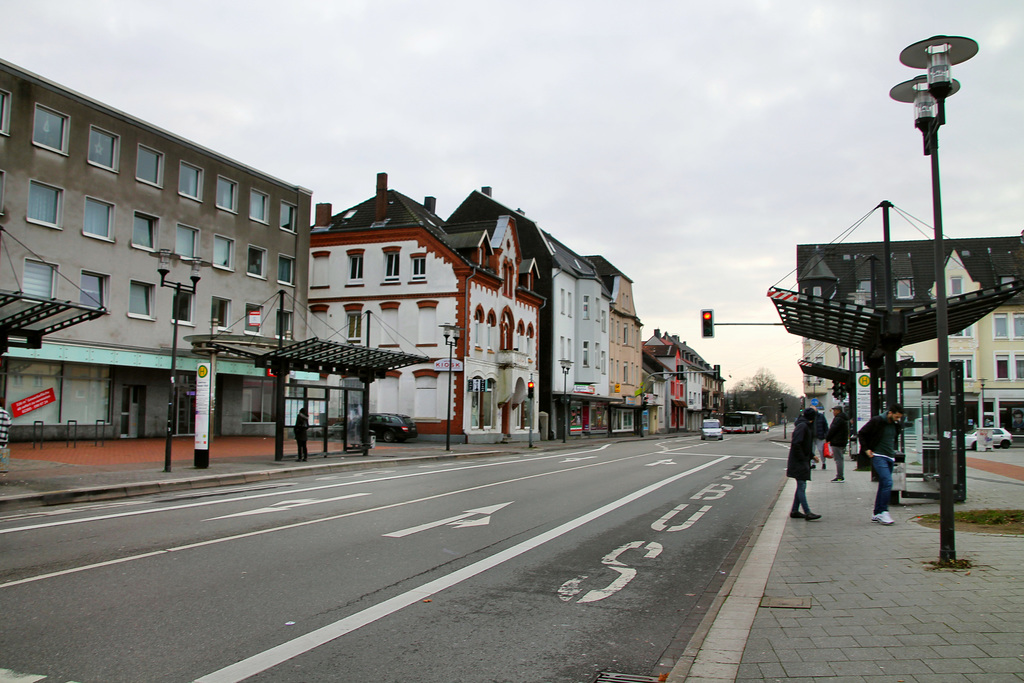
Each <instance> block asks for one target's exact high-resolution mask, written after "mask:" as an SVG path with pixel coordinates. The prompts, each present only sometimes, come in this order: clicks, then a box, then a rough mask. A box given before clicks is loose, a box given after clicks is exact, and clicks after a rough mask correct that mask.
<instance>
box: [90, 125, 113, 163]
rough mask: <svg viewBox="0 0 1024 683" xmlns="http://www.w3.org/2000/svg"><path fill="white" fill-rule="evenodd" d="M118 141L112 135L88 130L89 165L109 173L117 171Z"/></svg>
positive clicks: (102, 131) (93, 128) (92, 129)
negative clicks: (106, 170)
mask: <svg viewBox="0 0 1024 683" xmlns="http://www.w3.org/2000/svg"><path fill="white" fill-rule="evenodd" d="M118 145H119V140H118V137H117V136H116V135H114V134H113V133H108V132H107V131H105V130H100V129H99V128H95V127H91V128H89V157H88V158H89V163H90V164H93V165H94V166H100V167H102V168H105V169H108V170H110V171H116V170H117V159H118V156H119V149H118Z"/></svg>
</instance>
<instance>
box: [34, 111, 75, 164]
mask: <svg viewBox="0 0 1024 683" xmlns="http://www.w3.org/2000/svg"><path fill="white" fill-rule="evenodd" d="M40 111H44V112H46V113H48V114H50V115H52V116H54V117H56V118H58V119H60V120H61V131H60V137H61V139H60V147H59V148H58V147H53V146H52V145H49V144H47V143H45V142H41V141H40V140H37V139H36V127H37V125H38V119H39V112H40ZM70 134H71V116H70V115H68V114H62V113H61V112H59V111H57V110H56V109H53V108H52V107H47V106H46V105H45V104H39V103H38V102H36V106H35V109H34V114H33V117H32V144H33V145H34V146H35V147H39V148H40V149H48V150H50V151H51V152H57V153H58V154H63V155H64V156H67V155H68V138H69V136H70Z"/></svg>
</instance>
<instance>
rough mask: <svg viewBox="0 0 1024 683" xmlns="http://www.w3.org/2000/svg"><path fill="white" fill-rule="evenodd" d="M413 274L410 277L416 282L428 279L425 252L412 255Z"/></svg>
mask: <svg viewBox="0 0 1024 683" xmlns="http://www.w3.org/2000/svg"><path fill="white" fill-rule="evenodd" d="M411 260H412V267H411V270H412V274H411V276H410V278H411V279H412V280H413V281H415V282H421V281H423V280H426V279H427V257H426V255H424V254H417V255H416V256H413V257H412V259H411Z"/></svg>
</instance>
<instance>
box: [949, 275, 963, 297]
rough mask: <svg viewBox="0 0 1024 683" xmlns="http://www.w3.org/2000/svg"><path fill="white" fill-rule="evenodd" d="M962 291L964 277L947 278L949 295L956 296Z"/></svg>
mask: <svg viewBox="0 0 1024 683" xmlns="http://www.w3.org/2000/svg"><path fill="white" fill-rule="evenodd" d="M963 293H964V279H963V278H962V277H951V278H949V295H950V296H957V295H958V294H963Z"/></svg>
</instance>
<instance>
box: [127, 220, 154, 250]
mask: <svg viewBox="0 0 1024 683" xmlns="http://www.w3.org/2000/svg"><path fill="white" fill-rule="evenodd" d="M132 245H133V246H136V247H142V248H144V249H154V248H155V247H156V218H154V217H153V216H147V215H146V214H144V213H138V212H136V213H135V218H134V220H133V222H132Z"/></svg>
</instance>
